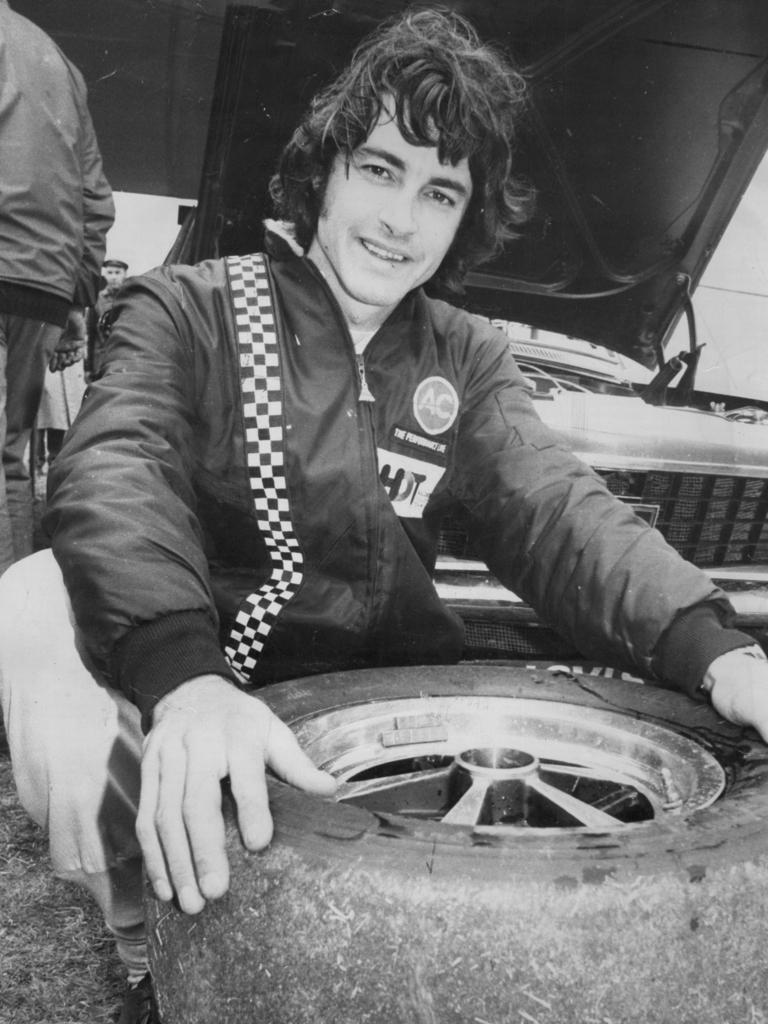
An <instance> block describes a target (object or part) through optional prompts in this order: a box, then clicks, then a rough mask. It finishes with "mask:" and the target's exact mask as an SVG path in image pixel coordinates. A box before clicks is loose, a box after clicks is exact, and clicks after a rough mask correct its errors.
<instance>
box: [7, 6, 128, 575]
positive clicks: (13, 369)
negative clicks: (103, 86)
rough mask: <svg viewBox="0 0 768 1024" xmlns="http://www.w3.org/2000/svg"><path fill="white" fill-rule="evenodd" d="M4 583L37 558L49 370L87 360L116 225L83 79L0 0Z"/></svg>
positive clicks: (31, 26)
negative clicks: (36, 459) (38, 421)
mask: <svg viewBox="0 0 768 1024" xmlns="http://www.w3.org/2000/svg"><path fill="white" fill-rule="evenodd" d="M0 145H1V146H2V152H3V159H2V161H0V447H2V453H3V472H2V473H0V572H3V571H4V570H5V569H7V568H8V566H9V565H11V564H12V563H13V562H14V561H16V560H17V559H19V558H21V557H22V556H24V555H27V554H30V553H31V552H32V493H31V484H30V474H29V465H28V462H27V460H26V450H27V446H28V444H29V440H30V435H31V431H32V427H33V425H34V422H35V416H36V414H37V410H38V405H39V403H40V396H41V394H42V389H43V377H44V373H45V368H46V365H47V364H48V363H49V360H50V362H51V369H52V370H56V369H62V368H64V367H65V366H68V365H70V364H71V363H72V362H74V361H76V360H77V359H78V358H80V352H81V347H82V345H83V344H84V343H85V327H84V320H83V307H84V306H86V305H91V304H92V303H93V301H94V299H95V296H96V289H97V287H98V280H99V268H100V266H101V260H102V259H103V256H104V246H105V236H106V233H107V231H108V230H109V228H110V226H111V224H112V221H113V218H114V207H113V203H112V193H111V190H110V187H109V184H108V183H107V180H106V178H105V177H104V174H103V171H102V166H101V156H100V154H99V149H98V145H97V142H96V136H95V134H94V131H93V125H92V123H91V118H90V114H89V113H88V106H87V96H86V89H85V84H84V82H83V79H82V77H81V75H80V73H79V72H78V71H77V69H76V68H74V67H73V66H72V65H71V64H70V63H69V61H68V60H67V59H66V57H64V55H63V54H62V53H61V51H60V50H59V49H58V48H57V47H56V46H55V45H54V43H53V42H52V41H51V40H50V39H49V38H48V36H46V35H45V33H43V32H42V31H40V29H38V28H37V27H36V26H35V25H33V24H32V23H31V22H29V21H27V20H26V18H22V17H21V16H20V15H18V14H16V13H15V12H13V11H12V10H10V8H9V7H8V4H7V3H6V2H5V0H0Z"/></svg>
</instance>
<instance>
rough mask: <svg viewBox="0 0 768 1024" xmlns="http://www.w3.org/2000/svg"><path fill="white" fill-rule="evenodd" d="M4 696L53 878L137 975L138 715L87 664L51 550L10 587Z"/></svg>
mask: <svg viewBox="0 0 768 1024" xmlns="http://www.w3.org/2000/svg"><path fill="white" fill-rule="evenodd" d="M0 697H2V707H3V717H4V721H5V729H6V733H7V737H8V743H9V747H10V751H11V759H12V763H13V772H14V779H15V782H16V787H17V790H18V795H19V799H20V801H21V803H22V805H23V807H24V808H25V810H26V811H27V813H28V814H29V815H30V816H31V817H32V819H33V820H34V821H36V822H37V824H38V825H40V826H41V827H42V828H44V829H46V830H47V832H48V837H49V844H50V855H51V861H52V864H53V869H54V871H55V873H56V874H57V875H58V876H60V877H61V878H66V879H70V880H72V881H74V882H77V883H79V884H81V885H83V886H85V887H86V888H87V889H88V890H89V891H90V892H91V893H92V894H93V896H94V897H95V899H96V901H97V902H98V904H99V906H100V907H101V910H102V912H103V914H104V918H105V920H106V922H107V925H108V926H109V927H110V928H111V929H112V931H113V932H114V933H115V935H116V937H117V940H118V950H119V952H120V954H121V956H122V957H123V959H124V960H125V961H126V962H127V963H128V965H129V967H131V968H134V969H135V968H136V967H137V966H138V965H137V963H136V962H134V963H132V962H131V961H132V959H133V960H134V961H138V963H139V964H140V962H141V961H142V959H143V960H144V962H146V950H145V947H144V945H143V942H144V933H143V921H144V913H143V907H142V861H141V853H140V849H139V844H138V840H137V839H136V834H135V821H136V812H137V809H138V800H139V783H140V760H141V748H142V734H141V726H140V716H139V712H138V710H137V709H136V708H135V707H134V706H133V705H132V704H131V703H129V702H128V701H127V700H126V699H125V698H124V697H123V696H122V695H121V694H120V693H119V692H118V691H116V690H113V689H110V688H109V687H107V686H106V685H105V684H104V682H103V680H102V679H101V678H100V676H99V673H98V671H97V669H96V668H95V666H94V665H93V664H92V663H91V662H90V660H89V658H88V656H87V654H86V653H85V651H84V649H83V644H82V639H81V637H80V635H79V632H78V630H77V628H76V626H75V624H74V619H73V615H72V609H71V606H70V603H69V598H68V596H67V592H66V589H65V587H64V583H63V581H62V578H61V573H60V571H59V568H58V566H57V564H56V562H55V560H54V558H53V556H52V554H51V552H50V551H41V552H38V553H37V554H35V555H32V556H31V557H29V558H25V559H23V560H22V561H20V562H17V563H16V564H15V565H13V566H12V567H11V568H10V569H8V571H7V572H5V573H4V574H3V576H2V577H0Z"/></svg>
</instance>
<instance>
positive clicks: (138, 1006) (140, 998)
mask: <svg viewBox="0 0 768 1024" xmlns="http://www.w3.org/2000/svg"><path fill="white" fill-rule="evenodd" d="M117 1024H161V1021H160V1014H159V1012H158V1009H157V1003H156V1002H155V989H154V986H153V984H152V975H151V974H150V973H149V972H147V973H146V974H145V975H144V977H143V978H142V979H141V981H139V982H137V983H136V984H135V985H128V986H127V987H126V990H125V1001H124V1002H123V1009H122V1011H121V1013H120V1016H119V1017H118V1020H117Z"/></svg>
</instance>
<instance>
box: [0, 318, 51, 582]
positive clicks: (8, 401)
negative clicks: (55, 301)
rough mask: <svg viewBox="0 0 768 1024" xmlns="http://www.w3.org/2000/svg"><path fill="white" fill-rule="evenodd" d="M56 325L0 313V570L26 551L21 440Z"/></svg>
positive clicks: (29, 524) (28, 491)
mask: <svg viewBox="0 0 768 1024" xmlns="http://www.w3.org/2000/svg"><path fill="white" fill-rule="evenodd" d="M61 334H62V328H61V327H56V326H54V325H53V324H46V323H43V322H42V321H41V320H30V319H28V318H27V317H21V316H14V315H11V314H9V313H0V451H2V453H3V472H2V473H0V573H2V572H4V571H5V570H6V569H7V568H8V566H9V565H12V564H13V562H15V561H18V559H20V558H23V557H24V556H25V555H29V554H31V553H32V530H33V521H32V508H33V499H32V484H31V480H30V473H29V463H28V461H27V460H26V459H25V453H26V449H27V445H28V444H29V440H30V437H31V434H32V428H33V426H34V424H35V417H36V416H37V410H38V408H39V406H40V398H41V396H42V393H43V381H44V379H45V368H46V366H47V365H48V360H49V359H50V357H51V354H52V353H53V350H54V348H55V347H56V344H57V342H58V341H59V338H60V337H61Z"/></svg>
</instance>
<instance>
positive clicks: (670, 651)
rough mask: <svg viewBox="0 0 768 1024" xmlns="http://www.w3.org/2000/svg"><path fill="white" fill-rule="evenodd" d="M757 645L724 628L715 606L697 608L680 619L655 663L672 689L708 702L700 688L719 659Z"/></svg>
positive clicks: (742, 634)
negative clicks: (709, 670) (739, 649)
mask: <svg viewBox="0 0 768 1024" xmlns="http://www.w3.org/2000/svg"><path fill="white" fill-rule="evenodd" d="M754 642H755V641H754V640H753V638H752V637H751V636H749V635H748V634H746V633H742V632H741V631H740V630H738V629H730V628H728V627H727V626H726V625H724V623H723V621H722V619H721V616H720V614H718V610H717V608H716V607H715V606H713V605H711V604H701V605H696V607H694V608H690V609H688V610H687V611H685V612H683V613H682V614H681V615H679V616H678V617H677V618H676V619H675V621H674V622H673V623H672V625H671V626H670V627H669V629H668V630H667V631H666V633H665V634H664V635H663V636H662V638H661V640H660V642H659V645H658V648H657V651H656V657H655V659H654V666H655V669H656V674H657V675H658V676H659V678H660V679H661V680H662V681H663V682H665V683H666V684H667V685H668V686H669V687H670V688H672V689H675V690H681V691H682V692H683V693H687V694H688V696H689V697H695V698H698V699H704V695H703V694H702V693H701V691H700V690H699V686H701V681H702V679H703V678H704V673H705V672H706V671H707V669H708V668H709V666H710V665H711V664H712V662H713V661H714V660H715V658H719V657H720V655H721V654H727V653H728V651H734V650H736V649H737V648H739V647H750V646H751V645H752V644H754Z"/></svg>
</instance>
